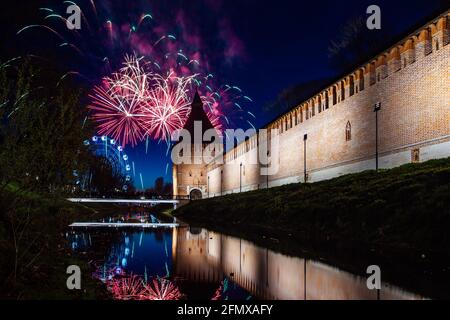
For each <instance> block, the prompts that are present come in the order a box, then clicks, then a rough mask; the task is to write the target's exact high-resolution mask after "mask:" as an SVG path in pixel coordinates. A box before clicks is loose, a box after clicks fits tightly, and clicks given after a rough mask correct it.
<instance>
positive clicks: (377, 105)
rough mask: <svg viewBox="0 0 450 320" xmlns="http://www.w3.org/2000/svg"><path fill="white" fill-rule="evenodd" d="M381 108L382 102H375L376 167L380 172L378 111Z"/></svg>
mask: <svg viewBox="0 0 450 320" xmlns="http://www.w3.org/2000/svg"><path fill="white" fill-rule="evenodd" d="M380 110H381V102H377V103H375V105H374V107H373V112H375V167H376V170H377V172H378V112H379V111H380Z"/></svg>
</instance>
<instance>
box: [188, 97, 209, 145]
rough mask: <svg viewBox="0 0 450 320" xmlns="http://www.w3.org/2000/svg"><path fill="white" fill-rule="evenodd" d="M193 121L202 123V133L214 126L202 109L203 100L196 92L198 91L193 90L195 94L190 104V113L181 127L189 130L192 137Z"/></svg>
mask: <svg viewBox="0 0 450 320" xmlns="http://www.w3.org/2000/svg"><path fill="white" fill-rule="evenodd" d="M195 122H201V123H202V134H203V133H205V131H206V130H209V129H214V126H213V125H212V123H211V121H210V120H209V118H208V115H207V114H206V112H205V110H204V109H203V102H202V99H201V98H200V95H199V94H198V91H196V92H195V96H194V99H193V101H192V104H191V113H190V114H189V117H188V119H187V120H186V123H185V124H184V127H183V129H186V130H188V131H189V133H190V134H191V136H192V137H193V136H194V123H195Z"/></svg>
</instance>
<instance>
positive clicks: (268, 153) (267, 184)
mask: <svg viewBox="0 0 450 320" xmlns="http://www.w3.org/2000/svg"><path fill="white" fill-rule="evenodd" d="M269 155H270V152H269V151H267V163H269ZM266 186H267V189H269V164H267V172H266Z"/></svg>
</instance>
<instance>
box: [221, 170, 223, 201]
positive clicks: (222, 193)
mask: <svg viewBox="0 0 450 320" xmlns="http://www.w3.org/2000/svg"><path fill="white" fill-rule="evenodd" d="M220 195H221V196H222V195H223V170H220Z"/></svg>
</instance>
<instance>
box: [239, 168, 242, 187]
mask: <svg viewBox="0 0 450 320" xmlns="http://www.w3.org/2000/svg"><path fill="white" fill-rule="evenodd" d="M239 192H240V193H241V192H242V162H241V165H240V166H239Z"/></svg>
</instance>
